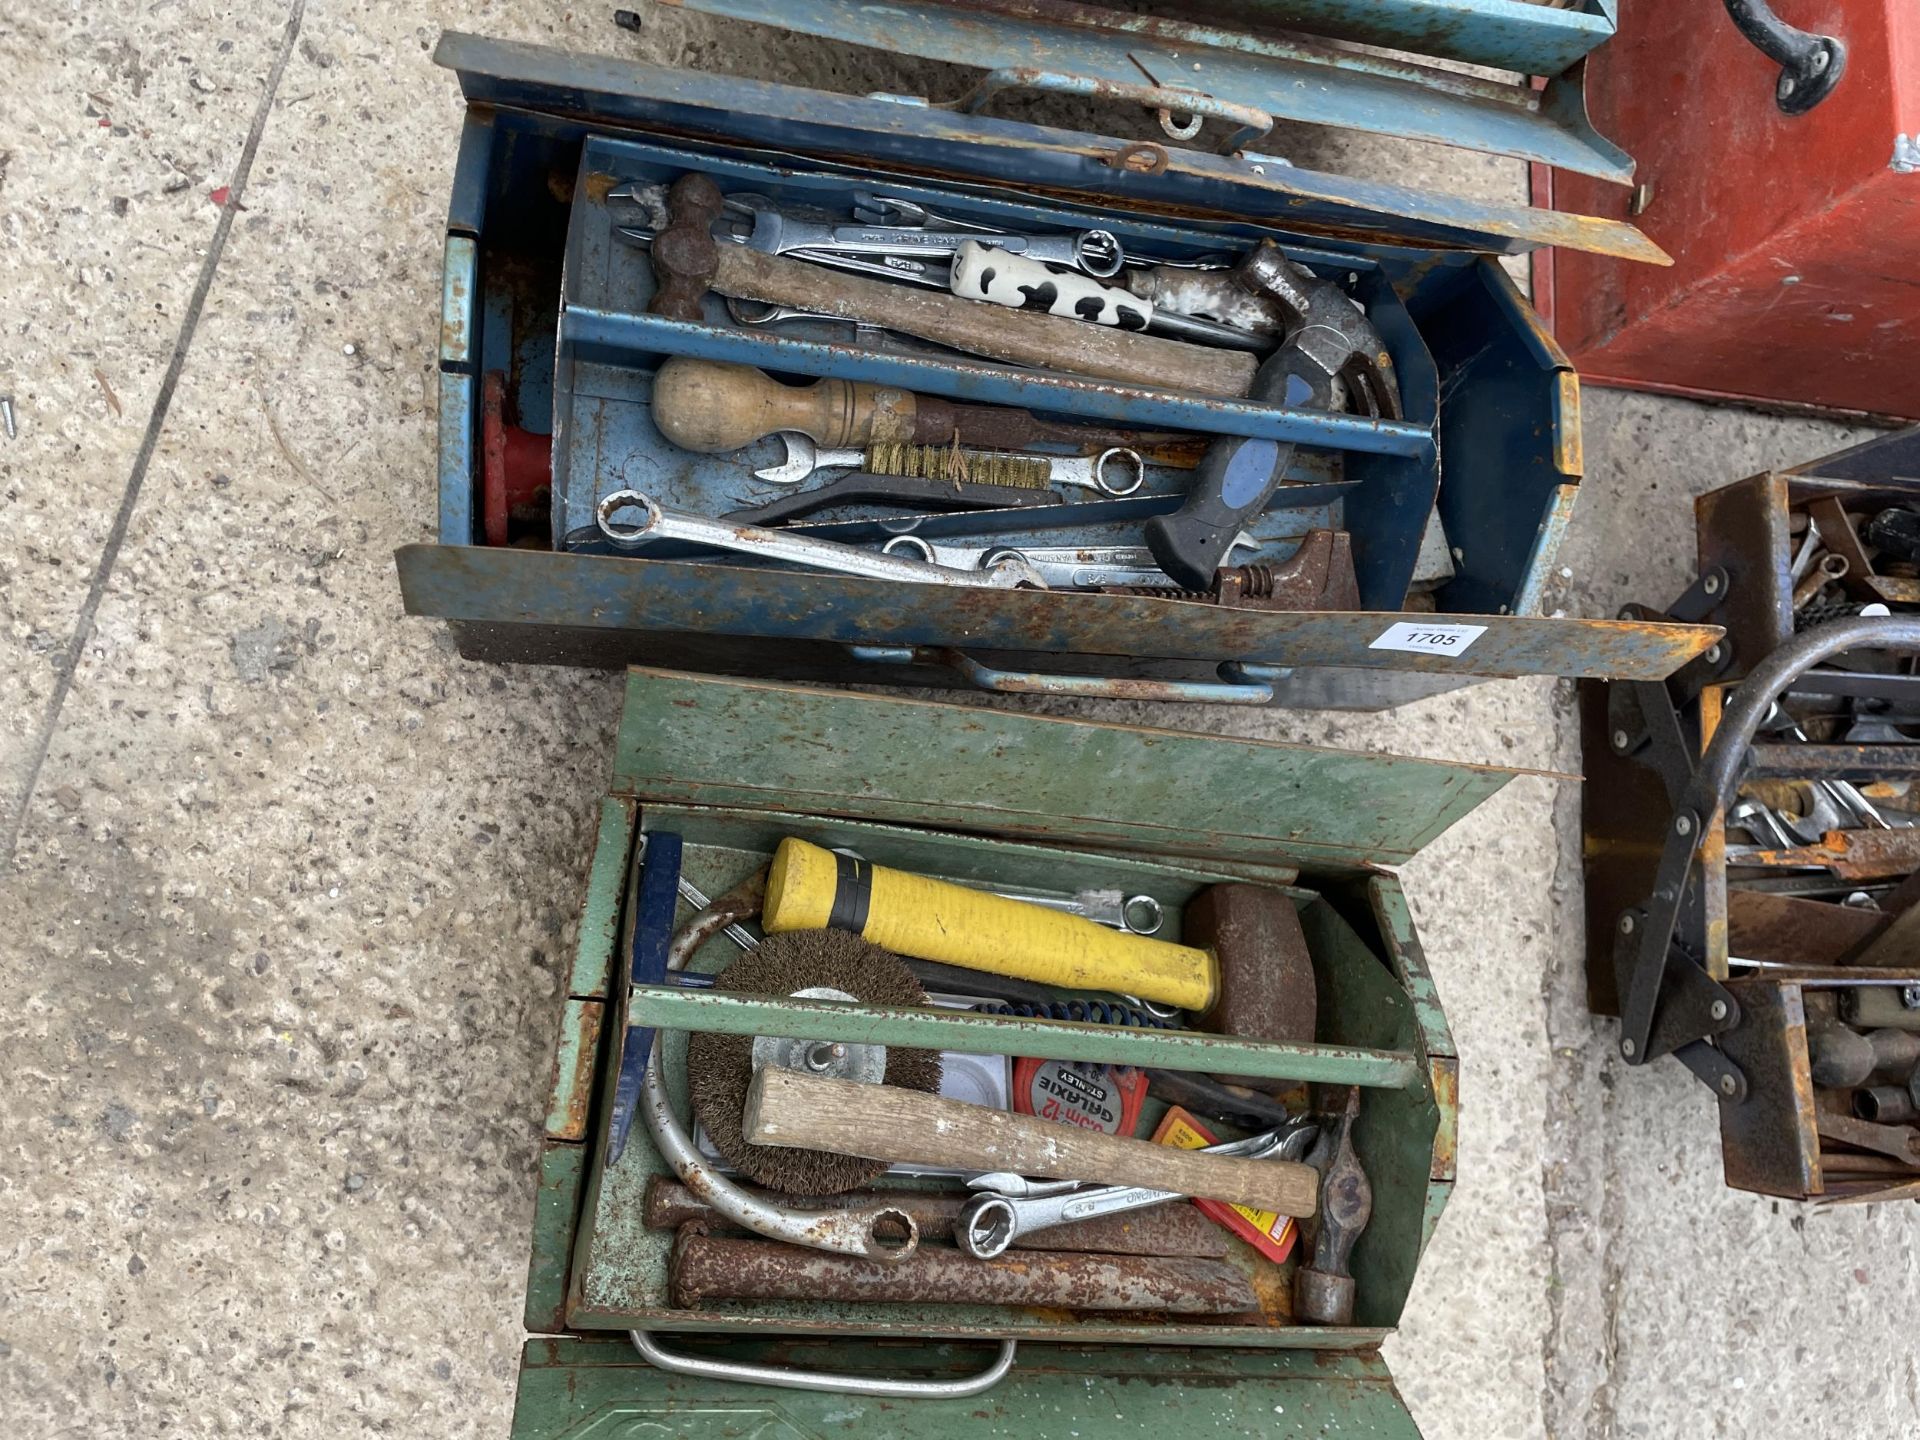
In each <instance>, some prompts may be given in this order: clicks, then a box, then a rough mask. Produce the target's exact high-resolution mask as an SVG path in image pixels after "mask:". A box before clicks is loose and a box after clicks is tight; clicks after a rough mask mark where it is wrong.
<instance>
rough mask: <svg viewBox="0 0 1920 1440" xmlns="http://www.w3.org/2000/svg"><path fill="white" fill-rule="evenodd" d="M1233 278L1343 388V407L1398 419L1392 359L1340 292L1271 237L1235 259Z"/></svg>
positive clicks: (1298, 358)
mask: <svg viewBox="0 0 1920 1440" xmlns="http://www.w3.org/2000/svg"><path fill="white" fill-rule="evenodd" d="M1232 275H1233V278H1234V279H1235V280H1236V281H1237V282H1238V283H1239V284H1240V285H1241V286H1243V287H1244V288H1245V289H1246V290H1247V291H1248V293H1250V294H1253V295H1257V296H1260V297H1261V298H1263V299H1265V300H1266V301H1268V302H1269V303H1270V304H1272V305H1273V307H1274V308H1275V309H1276V310H1277V311H1278V312H1279V314H1280V315H1281V317H1282V318H1283V319H1284V321H1285V323H1286V329H1287V347H1286V348H1287V349H1289V350H1290V351H1292V352H1293V354H1294V356H1295V363H1305V364H1307V365H1309V366H1311V367H1312V368H1314V369H1316V370H1319V371H1321V372H1322V373H1324V374H1325V375H1326V377H1327V378H1328V379H1329V380H1331V381H1335V382H1337V385H1336V390H1338V389H1340V388H1344V390H1345V392H1346V393H1345V397H1344V398H1345V400H1346V402H1347V408H1351V409H1354V410H1357V411H1359V412H1360V413H1361V414H1363V415H1371V416H1373V417H1375V418H1376V419H1382V420H1397V419H1399V418H1400V385H1399V382H1398V381H1397V380H1396V379H1395V377H1394V373H1393V357H1392V356H1391V355H1389V354H1388V353H1387V347H1386V343H1385V342H1384V341H1383V340H1381V338H1380V332H1379V331H1377V330H1375V329H1374V328H1373V322H1372V321H1371V320H1369V319H1368V318H1367V317H1366V314H1365V313H1364V312H1363V311H1362V310H1361V309H1360V307H1359V306H1357V305H1355V304H1354V303H1353V301H1352V300H1351V299H1349V298H1348V297H1347V293H1346V291H1344V290H1342V289H1341V288H1340V287H1339V286H1338V285H1335V284H1333V283H1331V282H1330V281H1326V280H1321V279H1319V278H1317V277H1316V276H1314V275H1313V274H1312V273H1310V272H1309V271H1307V270H1306V269H1304V268H1303V267H1301V266H1299V265H1296V264H1294V262H1293V261H1291V260H1289V259H1288V258H1287V257H1286V253H1285V252H1284V251H1282V250H1281V249H1280V247H1279V246H1278V245H1276V244H1274V243H1273V241H1271V240H1262V241H1261V242H1260V243H1259V244H1258V245H1256V246H1254V247H1253V249H1251V250H1249V251H1248V252H1247V253H1246V254H1245V255H1243V256H1241V257H1240V262H1239V263H1238V264H1237V265H1235V266H1234V268H1233V271H1232Z"/></svg>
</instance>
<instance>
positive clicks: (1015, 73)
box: [942, 65, 1273, 155]
mask: <svg viewBox="0 0 1920 1440" xmlns="http://www.w3.org/2000/svg"><path fill="white" fill-rule="evenodd" d="M1005 90H1038V91H1041V92H1042V93H1044V94H1050V95H1076V96H1081V97H1084V98H1087V99H1092V100H1126V101H1131V102H1132V103H1133V104H1136V105H1142V106H1145V107H1146V108H1147V109H1149V110H1151V111H1153V112H1154V114H1155V115H1156V116H1157V117H1158V119H1159V121H1160V128H1161V130H1162V131H1164V132H1165V133H1166V136H1167V138H1168V139H1169V140H1191V139H1193V138H1194V137H1195V136H1196V135H1198V134H1199V133H1200V123H1201V121H1202V119H1203V118H1204V119H1213V120H1224V121H1226V122H1227V123H1228V124H1230V125H1232V126H1233V127H1234V129H1233V131H1232V133H1231V134H1229V135H1228V136H1227V138H1226V139H1225V140H1224V141H1222V142H1221V144H1220V153H1221V154H1223V155H1231V154H1233V153H1234V152H1235V151H1237V150H1243V149H1245V148H1246V147H1247V146H1249V145H1251V144H1253V142H1254V141H1256V140H1258V139H1260V138H1261V137H1262V136H1264V135H1265V134H1266V133H1267V132H1268V131H1270V130H1271V129H1273V116H1272V115H1270V114H1269V113H1268V112H1267V111H1265V110H1261V109H1258V108H1257V107H1255V106H1252V105H1240V104H1236V103H1235V102H1233V101H1231V100H1221V99H1217V98H1216V97H1214V96H1212V95H1205V94H1202V93H1201V92H1200V91H1198V90H1183V89H1179V88H1176V87H1173V86H1167V85H1135V84H1128V83H1126V82H1124V81H1119V80H1106V79H1101V80H1095V79H1092V78H1091V77H1089V76H1085V75H1062V74H1060V73H1059V72H1058V71H1055V70H1045V69H1041V68H1039V67H1036V66H1031V65H1006V66H1002V67H1001V68H1000V69H998V70H991V71H988V72H987V74H985V75H984V76H982V77H981V79H980V82H979V83H978V84H976V85H975V86H974V87H973V88H972V89H971V90H969V91H968V92H967V93H966V94H965V95H962V96H961V97H960V98H959V99H958V100H956V101H954V102H953V103H952V105H950V106H943V107H942V108H943V109H953V110H959V111H961V112H963V113H965V114H969V115H971V114H977V113H978V112H979V111H980V110H981V109H982V108H984V107H985V105H986V104H987V102H988V101H989V100H991V99H993V97H994V96H996V95H998V94H1000V93H1001V92H1002V91H1005ZM1176 115H1178V116H1181V117H1183V118H1182V120H1181V121H1179V122H1178V123H1176V122H1175V120H1174V117H1175V116H1176Z"/></svg>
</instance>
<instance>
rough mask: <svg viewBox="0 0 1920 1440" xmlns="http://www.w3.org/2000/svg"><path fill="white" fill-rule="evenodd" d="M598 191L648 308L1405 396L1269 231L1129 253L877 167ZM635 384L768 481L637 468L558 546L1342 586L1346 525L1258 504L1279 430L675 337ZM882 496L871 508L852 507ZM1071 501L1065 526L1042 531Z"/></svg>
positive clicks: (1252, 591)
mask: <svg viewBox="0 0 1920 1440" xmlns="http://www.w3.org/2000/svg"><path fill="white" fill-rule="evenodd" d="M606 203H607V205H608V206H609V208H610V210H612V211H613V212H614V213H615V214H616V215H618V216H620V217H621V218H622V220H623V221H624V222H626V223H621V224H619V225H618V233H619V234H620V235H621V236H622V237H624V238H625V239H626V240H628V241H629V242H631V243H633V244H636V245H640V246H644V247H645V248H646V249H647V251H648V255H649V260H650V264H651V269H652V272H653V280H654V286H655V288H654V293H653V297H652V301H651V304H650V307H649V308H650V309H651V311H652V312H653V313H654V314H656V315H662V316H666V317H669V318H673V319H678V320H687V321H696V322H702V323H712V317H713V316H714V315H715V313H716V312H715V310H714V306H713V302H712V300H711V298H710V297H712V296H715V295H717V296H719V297H722V298H723V300H724V305H725V315H726V317H727V320H728V322H729V323H730V324H731V325H732V326H734V327H736V328H738V329H741V330H744V331H750V332H765V333H774V332H777V331H779V330H780V329H781V327H785V326H787V325H788V324H789V323H790V322H805V323H807V324H809V325H812V326H815V327H818V326H821V325H823V324H824V325H826V326H828V327H830V328H833V329H837V328H838V327H846V329H845V331H844V332H842V333H841V334H839V335H838V336H836V337H835V340H834V343H840V344H845V343H851V344H853V345H855V346H859V347H863V348H866V349H871V350H879V351H882V352H885V353H895V354H903V355H914V356H920V357H925V358H928V359H931V360H934V361H937V362H939V363H942V364H946V365H952V366H955V367H964V368H967V369H971V370H977V369H979V368H980V366H981V364H982V362H983V361H985V362H990V363H991V364H992V365H994V366H995V367H999V368H1002V369H1005V368H1008V367H1013V368H1014V369H1016V370H1025V371H1030V372H1034V373H1045V374H1050V375H1066V376H1073V377H1078V378H1092V379H1099V380H1107V381H1115V382H1119V383H1122V384H1127V385H1133V386H1144V387H1153V388H1155V389H1170V390H1178V391H1181V392H1199V393H1203V394H1212V395H1219V396H1232V397H1240V398H1251V399H1254V400H1258V401H1264V402H1269V403H1271V404H1273V405H1277V406H1286V407H1289V408H1305V409H1317V410H1324V411H1345V412H1350V413H1354V414H1359V415H1364V416H1369V417H1374V418H1379V419H1386V420H1393V419H1398V418H1399V416H1400V414H1401V405H1400V394H1399V388H1398V385H1397V382H1396V379H1395V375H1394V368H1393V362H1392V359H1391V358H1390V356H1389V355H1388V353H1387V349H1386V346H1385V344H1384V343H1383V341H1382V339H1381V337H1380V335H1379V334H1378V333H1377V332H1376V331H1375V329H1374V327H1373V325H1372V323H1371V322H1370V321H1369V320H1368V317H1367V315H1366V313H1365V312H1364V310H1363V309H1362V308H1361V307H1360V305H1359V304H1358V303H1357V302H1356V301H1355V300H1354V299H1353V298H1352V297H1350V296H1349V295H1348V294H1347V292H1346V291H1345V290H1343V289H1342V288H1341V286H1340V285H1339V284H1337V283H1335V282H1334V281H1331V280H1326V279H1322V278H1320V277H1318V276H1316V275H1315V274H1314V273H1313V272H1312V271H1310V270H1309V269H1307V268H1306V267H1305V266H1303V265H1300V264H1297V263H1295V262H1294V261H1293V260H1291V259H1289V258H1288V257H1287V256H1286V255H1285V254H1284V253H1283V252H1282V251H1281V249H1280V248H1279V247H1278V246H1276V245H1275V244H1273V243H1272V242H1271V241H1262V242H1260V243H1259V244H1257V245H1255V246H1253V247H1251V248H1250V249H1247V250H1246V251H1245V253H1241V254H1221V255H1219V256H1215V257H1209V258H1203V259H1199V260H1185V259H1182V260H1176V259H1172V258H1162V257H1155V256H1151V255H1136V254H1132V253H1129V252H1128V251H1127V250H1126V249H1125V248H1124V247H1123V245H1122V242H1121V241H1120V240H1119V239H1118V238H1117V237H1116V236H1115V235H1114V234H1113V233H1111V232H1109V231H1106V230H1100V229H1088V230H1082V231H1077V232H1065V231H1063V232H1059V233H1052V234H1041V233H1019V232H1014V231H1009V230H1001V229H994V228H993V227H991V226H988V225H985V224H981V223H978V222H975V221H971V220H967V219H962V218H958V217H956V216H953V215H949V214H942V213H939V212H936V211H934V210H930V209H928V208H926V207H925V206H924V205H921V204H919V203H916V202H914V201H911V200H906V199H902V198H899V197H894V196H888V195H885V194H870V193H856V194H855V195H853V197H852V199H851V202H850V207H849V212H848V213H845V214H841V215H830V214H822V213H818V212H808V213H802V212H799V211H797V210H795V209H792V208H785V207H782V206H781V205H780V204H778V203H776V202H775V201H774V200H772V199H770V198H768V197H766V196H764V195H759V194H754V193H745V192H736V193H729V194H723V193H722V192H721V190H720V188H719V186H718V185H716V184H715V182H714V181H713V180H712V179H710V178H709V177H707V176H705V175H701V174H698V173H689V174H685V175H682V176H681V177H680V178H679V179H678V180H676V181H675V182H674V183H673V184H672V185H671V186H670V187H666V188H662V187H660V186H657V185H649V184H644V183H638V182H635V183H628V184H623V185H620V186H616V187H614V188H613V189H612V190H611V192H610V193H609V194H608V196H607V201H606ZM651 404H652V419H653V423H654V425H655V427H657V429H658V430H659V432H660V433H661V434H662V435H663V436H664V437H665V438H666V439H667V441H669V442H670V443H671V445H673V446H677V447H679V449H680V450H682V451H686V452H690V453H692V454H696V455H730V454H735V453H740V452H745V451H747V450H749V448H750V447H756V446H760V445H761V443H762V442H766V441H770V440H771V441H775V442H777V443H778V444H779V445H780V446H781V447H782V449H783V451H784V459H782V460H781V461H780V462H779V463H775V464H771V465H767V464H761V465H757V466H756V465H754V464H753V463H752V461H751V460H748V459H743V461H742V472H741V474H742V479H743V480H751V482H754V483H757V484H758V485H760V486H762V487H763V490H762V494H761V496H760V497H759V498H756V499H754V500H753V501H752V503H747V504H743V505H739V506H737V507H735V508H733V509H730V510H727V511H726V512H724V513H719V514H704V513H693V512H692V511H689V510H683V509H676V508H673V507H671V506H669V505H666V504H663V503H661V501H660V499H659V497H658V496H657V495H649V494H647V493H645V492H643V491H641V490H638V489H632V488H627V489H620V490H615V491H613V492H611V493H608V494H605V495H603V496H602V497H601V498H600V500H599V502H598V505H597V509H596V512H595V515H596V522H597V525H596V532H579V531H577V532H575V533H574V534H573V535H572V536H570V537H568V540H567V545H568V548H575V549H580V548H587V549H593V548H598V549H611V550H613V551H615V552H617V553H630V554H635V555H641V556H650V557H653V558H691V557H695V556H698V554H699V553H700V552H707V553H708V554H711V553H713V552H723V553H727V554H730V555H732V556H735V557H756V558H757V559H759V560H762V561H766V562H771V563H778V564H787V565H797V566H802V567H806V568H809V569H815V570H822V571H829V572H835V573H839V574H846V575H854V576H863V577H868V578H874V579H883V580H899V581H907V582H917V583H926V584H941V585H950V586H962V587H974V588H1021V589H1040V590H1045V589H1053V590H1078V591H1096V592H1104V593H1116V592H1117V593H1127V594H1136V595H1149V596H1157V597H1162V598H1167V599H1177V600H1186V601H1197V602H1203V603H1208V604H1215V605H1226V606H1237V607H1242V608H1250V609H1267V610H1297V609H1356V608H1358V607H1359V603H1360V597H1359V589H1358V585H1357V583H1356V580H1355V575H1354V565H1353V555H1352V548H1351V543H1350V541H1349V538H1348V536H1347V534H1346V532H1345V531H1344V530H1340V529H1338V528H1334V527H1328V526H1320V527H1317V528H1312V529H1309V530H1307V531H1306V532H1305V533H1293V534H1289V535H1280V536H1271V537H1266V538H1263V537H1262V536H1257V535H1255V534H1253V533H1251V532H1250V531H1249V528H1248V527H1249V525H1250V524H1251V523H1252V522H1254V521H1256V520H1257V519H1258V518H1259V517H1260V516H1261V514H1262V512H1263V511H1265V510H1266V509H1267V508H1268V506H1269V505H1270V504H1271V503H1272V502H1273V501H1274V498H1275V495H1276V492H1278V491H1279V490H1280V489H1281V487H1282V486H1283V484H1285V483H1286V482H1287V473H1288V469H1289V466H1290V464H1291V463H1292V462H1293V460H1294V458H1295V456H1294V448H1295V447H1294V446H1292V445H1290V444H1284V443H1280V442H1276V441H1273V440H1269V439H1261V438H1252V437H1245V436H1235V435H1216V436H1205V435H1197V434H1187V433H1177V432H1168V431H1154V430H1149V429H1144V428H1140V427H1137V426H1129V425H1114V424H1110V423H1101V422H1096V421H1092V420H1084V419H1082V420H1076V419H1073V418H1071V417H1064V418H1063V417H1059V416H1054V415H1048V414H1042V413H1038V412H1035V411H1031V410H1025V409H1019V408H1013V407H1008V406H989V405H977V404H962V403H955V402H953V401H950V400H946V399H943V398H941V397H938V396H934V395H928V394H915V393H911V392H909V391H906V390H903V389H898V388H892V387H885V386H879V385H872V384H863V383H858V382H853V381H847V380H840V379H832V378H829V379H824V380H818V381H815V382H813V383H811V384H800V383H786V381H785V380H784V379H776V378H775V377H773V376H770V375H768V374H766V373H764V372H762V371H760V370H757V369H755V368H752V367H750V366H745V365H734V364H721V363H716V362H713V361H708V360H699V359H693V358H690V357H687V356H674V357H670V358H668V359H666V360H664V361H663V362H662V363H661V365H660V366H659V368H658V370H657V372H656V374H655V376H654V380H653V386H652V400H651ZM1121 501H1125V502H1127V503H1126V504H1125V505H1124V506H1116V504H1115V502H1121ZM959 515H971V516H972V517H973V518H972V519H971V520H970V521H969V522H968V523H966V524H965V525H963V526H959V527H956V526H954V525H952V524H951V523H948V524H944V525H943V526H942V527H941V528H939V529H938V530H937V532H934V531H929V533H927V534H921V533H918V532H919V531H920V528H921V526H922V524H923V522H925V521H927V520H929V519H932V518H933V517H942V519H943V520H946V519H950V517H953V516H959ZM875 518H880V519H882V520H884V521H885V525H884V530H883V532H881V533H877V534H876V532H875V530H874V527H873V526H871V525H865V526H859V525H855V526H852V527H851V528H850V527H849V524H848V522H850V521H871V520H874V519H875ZM801 522H806V523H805V524H802V523H801ZM1066 527H1072V528H1073V529H1074V531H1075V537H1074V543H1070V544H1058V543H1056V544H1048V543H1044V542H1040V543H1036V541H1035V540H1034V538H1033V537H1034V536H1035V535H1036V534H1037V533H1044V532H1045V531H1046V530H1048V529H1050V528H1066ZM850 536H851V537H853V538H849V537H850ZM1089 536H1092V537H1095V538H1091V539H1089V538H1087V537H1089ZM1281 545H1288V546H1289V547H1290V549H1291V553H1290V554H1285V555H1284V556H1283V554H1282V552H1281V551H1280V549H1279V548H1278V547H1280V546H1281ZM663 547H666V548H663ZM689 547H691V549H690V548H689ZM1441 549H1442V550H1444V547H1441ZM734 563H742V562H741V561H740V560H738V559H736V561H735V562H734Z"/></svg>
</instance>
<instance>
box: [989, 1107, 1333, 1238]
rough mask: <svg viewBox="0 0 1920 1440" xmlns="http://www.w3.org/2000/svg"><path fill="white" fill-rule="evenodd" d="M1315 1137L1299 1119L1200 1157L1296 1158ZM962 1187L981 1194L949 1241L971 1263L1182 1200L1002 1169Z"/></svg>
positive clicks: (1138, 1188) (1315, 1129) (1140, 1188)
mask: <svg viewBox="0 0 1920 1440" xmlns="http://www.w3.org/2000/svg"><path fill="white" fill-rule="evenodd" d="M1319 1133H1320V1127H1319V1126H1318V1125H1316V1124H1314V1123H1313V1122H1312V1121H1310V1120H1302V1121H1300V1122H1298V1123H1296V1124H1294V1125H1291V1126H1287V1127H1284V1128H1282V1129H1278V1130H1268V1131H1264V1132H1262V1133H1261V1134H1259V1135H1249V1136H1248V1137H1247V1138H1246V1139H1244V1140H1229V1141H1227V1142H1225V1143H1224V1144H1220V1145H1208V1146H1206V1147H1205V1149H1204V1150H1203V1151H1202V1152H1200V1153H1204V1154H1208V1155H1239V1156H1242V1157H1245V1158H1247V1159H1255V1160H1259V1159H1267V1158H1269V1157H1271V1158H1274V1159H1279V1160H1298V1159H1299V1158H1300V1157H1301V1156H1302V1155H1304V1154H1305V1153H1306V1152H1307V1149H1308V1147H1309V1146H1311V1145H1312V1144H1313V1142H1314V1140H1315V1138H1317V1137H1318V1135H1319ZM967 1186H968V1188H969V1189H973V1190H979V1191H982V1192H984V1193H982V1194H979V1195H976V1196H974V1197H973V1199H971V1200H969V1201H967V1203H966V1204H965V1205H963V1206H961V1207H960V1214H959V1217H958V1218H957V1219H956V1220H955V1221H954V1224H953V1237H954V1241H955V1243H957V1244H958V1245H959V1247H960V1248H961V1249H962V1250H964V1251H966V1253H967V1254H969V1255H971V1256H973V1258H974V1259H976V1260H991V1259H993V1258H994V1257H995V1256H997V1255H1002V1254H1005V1253H1006V1250H1007V1247H1008V1246H1010V1245H1012V1244H1013V1242H1014V1240H1015V1239H1017V1238H1018V1237H1019V1236H1022V1235H1029V1234H1032V1233H1033V1232H1034V1231H1035V1230H1049V1229H1051V1228H1053V1227H1054V1226H1055V1225H1071V1224H1072V1223H1073V1222H1074V1221H1076V1220H1091V1219H1093V1218H1094V1217H1095V1216H1097V1215H1117V1214H1120V1213H1122V1212H1123V1211H1127V1210H1145V1209H1147V1208H1149V1207H1150V1206H1154V1205H1164V1204H1166V1203H1167V1201H1169V1200H1184V1199H1186V1198H1187V1197H1186V1196H1185V1195H1183V1194H1181V1192H1179V1191H1178V1190H1155V1189H1152V1188H1150V1187H1148V1186H1145V1185H1094V1186H1087V1185H1083V1184H1081V1183H1080V1182H1079V1181H1075V1180H1029V1179H1027V1178H1026V1177H1025V1176H1022V1175H1016V1174H1014V1173H1012V1172H1011V1171H1004V1170H996V1171H993V1172H992V1173H990V1174H986V1175H975V1176H974V1177H973V1178H972V1179H970V1180H968V1181H967Z"/></svg>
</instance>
